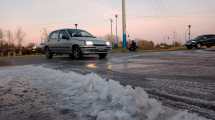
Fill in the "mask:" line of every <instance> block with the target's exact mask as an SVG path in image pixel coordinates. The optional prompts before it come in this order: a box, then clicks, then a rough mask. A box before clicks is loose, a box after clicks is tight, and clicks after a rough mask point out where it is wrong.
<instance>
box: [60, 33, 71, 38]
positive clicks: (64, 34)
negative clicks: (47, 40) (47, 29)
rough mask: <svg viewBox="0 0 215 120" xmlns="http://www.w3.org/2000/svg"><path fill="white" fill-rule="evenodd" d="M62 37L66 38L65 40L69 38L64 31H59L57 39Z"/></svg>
mask: <svg viewBox="0 0 215 120" xmlns="http://www.w3.org/2000/svg"><path fill="white" fill-rule="evenodd" d="M63 36H66V37H67V38H69V35H68V34H67V33H66V31H61V32H60V33H59V39H63Z"/></svg>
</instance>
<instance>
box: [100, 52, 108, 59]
mask: <svg viewBox="0 0 215 120" xmlns="http://www.w3.org/2000/svg"><path fill="white" fill-rule="evenodd" d="M106 57H107V53H101V54H99V59H105V58H106Z"/></svg>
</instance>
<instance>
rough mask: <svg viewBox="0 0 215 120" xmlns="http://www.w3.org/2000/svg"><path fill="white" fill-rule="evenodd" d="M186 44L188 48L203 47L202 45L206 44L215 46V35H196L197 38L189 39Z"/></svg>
mask: <svg viewBox="0 0 215 120" xmlns="http://www.w3.org/2000/svg"><path fill="white" fill-rule="evenodd" d="M185 46H186V47H187V48H188V49H192V48H197V49H199V48H201V47H202V46H206V47H208V48H210V47H212V46H215V35H201V36H198V37H196V38H195V39H192V40H189V41H187V43H186V44H185Z"/></svg>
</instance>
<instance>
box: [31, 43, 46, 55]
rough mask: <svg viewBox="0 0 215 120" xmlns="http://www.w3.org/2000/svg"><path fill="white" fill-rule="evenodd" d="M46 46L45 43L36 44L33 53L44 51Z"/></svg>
mask: <svg viewBox="0 0 215 120" xmlns="http://www.w3.org/2000/svg"><path fill="white" fill-rule="evenodd" d="M44 47H45V43H40V44H39V45H35V46H34V47H33V48H32V52H33V53H44V51H43V50H44Z"/></svg>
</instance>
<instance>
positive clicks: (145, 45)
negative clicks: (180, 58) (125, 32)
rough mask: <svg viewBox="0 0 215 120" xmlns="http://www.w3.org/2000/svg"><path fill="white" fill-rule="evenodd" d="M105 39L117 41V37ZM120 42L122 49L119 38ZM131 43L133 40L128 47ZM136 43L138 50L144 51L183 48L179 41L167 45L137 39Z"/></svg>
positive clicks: (106, 37)
mask: <svg viewBox="0 0 215 120" xmlns="http://www.w3.org/2000/svg"><path fill="white" fill-rule="evenodd" d="M104 39H105V40H108V41H109V42H111V43H114V40H115V39H116V36H113V37H111V36H110V35H106V36H105V37H104ZM118 40H119V43H118V46H119V47H122V41H121V38H119V37H118ZM131 41H132V40H131V39H128V41H127V47H129V46H130V44H131ZM134 41H135V42H136V43H137V46H138V48H139V49H143V50H154V49H156V50H159V49H171V48H179V47H182V46H183V44H182V43H180V42H178V41H175V42H173V43H171V44H168V43H165V42H162V43H159V44H156V43H154V42H153V41H149V40H143V39H135V40H134Z"/></svg>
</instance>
